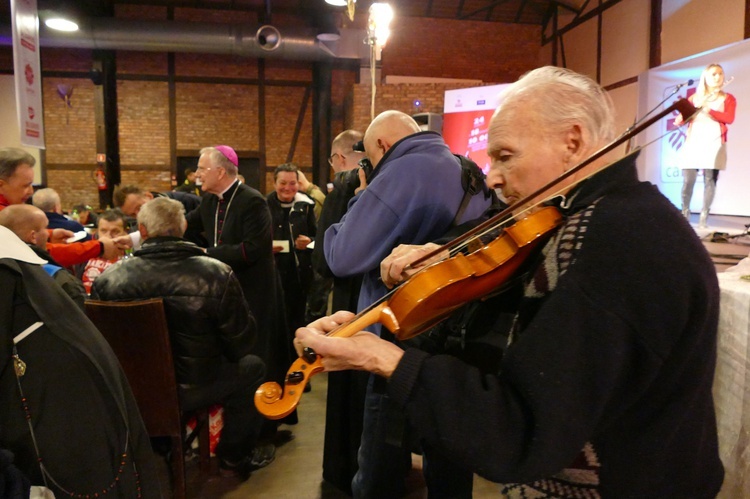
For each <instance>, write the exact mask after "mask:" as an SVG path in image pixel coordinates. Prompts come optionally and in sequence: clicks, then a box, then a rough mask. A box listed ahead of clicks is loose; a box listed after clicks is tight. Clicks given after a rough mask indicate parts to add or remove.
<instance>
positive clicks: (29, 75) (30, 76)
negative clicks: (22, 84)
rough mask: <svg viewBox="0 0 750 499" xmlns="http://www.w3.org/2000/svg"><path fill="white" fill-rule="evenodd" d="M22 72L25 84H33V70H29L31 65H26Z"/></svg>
mask: <svg viewBox="0 0 750 499" xmlns="http://www.w3.org/2000/svg"><path fill="white" fill-rule="evenodd" d="M24 71H25V72H26V83H28V84H29V85H31V84H33V83H34V70H33V69H31V65H30V64H27V65H26V68H25V69H24Z"/></svg>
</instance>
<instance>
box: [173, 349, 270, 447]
mask: <svg viewBox="0 0 750 499" xmlns="http://www.w3.org/2000/svg"><path fill="white" fill-rule="evenodd" d="M265 374H266V369H265V365H264V364H263V361H262V360H261V359H260V358H259V357H257V356H255V355H246V356H245V357H242V358H241V359H240V360H239V362H237V363H233V362H226V363H224V364H223V365H222V366H221V370H220V372H219V375H218V376H217V377H216V379H215V380H214V382H213V383H207V384H205V385H197V386H190V387H187V388H186V387H182V386H181V387H180V403H181V405H182V409H183V410H184V411H193V410H196V409H200V408H203V407H207V406H209V405H212V404H217V403H220V404H222V405H223V407H224V428H223V429H222V430H221V439H220V440H219V444H218V445H217V447H216V455H217V456H219V457H220V458H223V459H227V460H229V461H237V460H239V459H241V458H242V457H244V456H247V455H249V454H250V452H251V451H252V449H253V447H255V445H256V443H257V441H258V436H259V435H260V429H261V426H262V425H263V416H261V415H260V413H259V412H258V410H257V409H256V408H255V404H254V402H253V400H254V396H255V390H257V389H258V387H259V386H260V384H261V383H262V382H263V380H264V378H265Z"/></svg>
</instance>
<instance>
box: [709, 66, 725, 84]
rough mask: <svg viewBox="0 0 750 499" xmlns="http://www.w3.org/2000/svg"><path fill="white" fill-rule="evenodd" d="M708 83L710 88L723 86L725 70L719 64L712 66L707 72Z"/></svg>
mask: <svg viewBox="0 0 750 499" xmlns="http://www.w3.org/2000/svg"><path fill="white" fill-rule="evenodd" d="M706 85H708V87H709V88H721V86H722V85H724V70H723V69H721V67H719V66H712V67H711V68H710V69H709V70H708V71H707V72H706Z"/></svg>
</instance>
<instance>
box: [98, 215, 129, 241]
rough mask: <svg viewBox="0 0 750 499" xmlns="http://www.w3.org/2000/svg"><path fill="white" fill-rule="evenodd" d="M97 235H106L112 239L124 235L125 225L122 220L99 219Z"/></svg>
mask: <svg viewBox="0 0 750 499" xmlns="http://www.w3.org/2000/svg"><path fill="white" fill-rule="evenodd" d="M97 234H98V235H99V237H108V238H110V239H114V238H115V237H120V236H124V235H125V234H127V232H125V227H124V225H123V223H122V220H115V221H114V222H110V221H109V220H104V219H99V229H98V230H97Z"/></svg>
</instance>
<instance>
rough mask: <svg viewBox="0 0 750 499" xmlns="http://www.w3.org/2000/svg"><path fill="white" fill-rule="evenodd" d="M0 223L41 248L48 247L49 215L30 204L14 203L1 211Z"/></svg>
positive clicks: (20, 237) (27, 241) (23, 239)
mask: <svg viewBox="0 0 750 499" xmlns="http://www.w3.org/2000/svg"><path fill="white" fill-rule="evenodd" d="M0 225H2V226H4V227H7V228H8V229H10V230H11V231H12V232H13V233H14V234H15V235H17V236H18V238H19V239H20V240H21V241H23V242H25V243H28V244H33V245H35V246H38V247H39V248H41V249H46V247H47V215H45V214H44V212H43V211H42V210H40V209H39V208H37V207H36V206H31V205H30V204H13V205H10V206H8V207H6V208H5V209H4V210H3V211H0Z"/></svg>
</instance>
